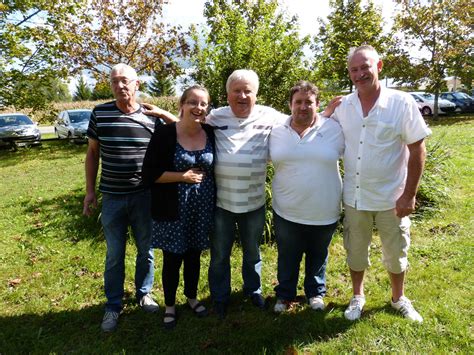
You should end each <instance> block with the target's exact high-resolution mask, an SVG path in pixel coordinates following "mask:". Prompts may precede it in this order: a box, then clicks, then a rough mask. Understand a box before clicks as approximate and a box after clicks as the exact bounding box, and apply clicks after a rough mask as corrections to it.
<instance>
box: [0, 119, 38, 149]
mask: <svg viewBox="0 0 474 355" xmlns="http://www.w3.org/2000/svg"><path fill="white" fill-rule="evenodd" d="M32 145H41V133H40V130H39V128H38V125H37V124H36V123H35V122H33V121H32V120H31V119H30V118H29V117H28V116H27V115H25V114H23V113H6V114H0V147H12V148H16V147H24V146H32Z"/></svg>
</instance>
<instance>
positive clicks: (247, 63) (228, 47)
mask: <svg viewBox="0 0 474 355" xmlns="http://www.w3.org/2000/svg"><path fill="white" fill-rule="evenodd" d="M277 10H278V1H277V0H241V1H237V0H233V1H226V0H213V1H207V2H206V3H205V5H204V16H205V17H206V22H207V25H208V31H206V30H202V31H201V32H199V31H198V30H197V29H196V28H192V30H191V31H190V33H191V37H192V39H193V41H194V45H193V50H192V56H191V62H192V64H193V65H194V68H193V69H194V71H193V72H192V74H191V77H192V79H193V80H194V81H196V82H198V83H200V84H203V85H205V86H206V87H207V89H208V90H209V92H210V94H211V98H212V101H213V104H214V105H216V106H221V105H224V104H225V103H226V90H225V83H226V80H227V77H228V76H229V75H230V74H231V73H232V71H234V70H235V69H241V68H247V69H253V70H255V72H256V73H257V74H258V75H259V77H260V79H261V82H260V89H259V96H258V97H259V102H261V103H263V104H267V105H270V106H273V107H274V108H277V109H280V110H288V104H287V102H288V90H289V88H290V87H291V86H292V85H293V84H294V83H295V82H296V81H297V80H299V79H303V78H308V77H309V76H310V73H309V71H308V70H307V69H305V65H304V64H305V63H304V62H303V55H304V53H303V48H304V46H305V45H307V44H308V43H309V37H304V38H302V39H300V38H299V34H298V30H297V18H296V17H293V18H290V19H289V18H287V16H286V15H285V14H284V13H282V12H279V11H277Z"/></svg>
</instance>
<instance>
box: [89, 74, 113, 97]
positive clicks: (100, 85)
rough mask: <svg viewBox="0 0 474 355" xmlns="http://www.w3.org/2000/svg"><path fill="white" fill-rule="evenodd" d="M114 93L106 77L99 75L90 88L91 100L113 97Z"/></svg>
mask: <svg viewBox="0 0 474 355" xmlns="http://www.w3.org/2000/svg"><path fill="white" fill-rule="evenodd" d="M113 98H114V94H113V92H112V88H111V87H110V81H109V80H107V78H106V77H101V78H100V79H99V80H98V81H97V82H96V84H95V86H94V89H93V90H92V94H91V99H92V100H105V99H113Z"/></svg>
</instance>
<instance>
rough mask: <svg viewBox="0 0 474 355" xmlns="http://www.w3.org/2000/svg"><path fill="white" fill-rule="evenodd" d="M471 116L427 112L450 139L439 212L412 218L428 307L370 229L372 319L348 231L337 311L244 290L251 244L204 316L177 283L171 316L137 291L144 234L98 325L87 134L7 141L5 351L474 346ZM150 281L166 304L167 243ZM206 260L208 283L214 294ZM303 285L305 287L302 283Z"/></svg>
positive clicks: (0, 226) (203, 285) (333, 300)
mask: <svg viewBox="0 0 474 355" xmlns="http://www.w3.org/2000/svg"><path fill="white" fill-rule="evenodd" d="M473 118H474V117H472V116H471V117H466V118H460V117H455V118H449V119H444V120H443V121H441V122H430V124H431V126H432V128H433V131H434V134H433V138H431V139H438V138H440V137H442V139H443V141H444V142H445V143H446V145H447V146H448V147H449V150H450V155H451V160H450V163H449V164H450V166H451V170H452V174H451V176H450V177H449V185H450V187H451V188H450V191H449V194H448V195H449V196H450V199H449V200H447V201H446V203H445V204H444V205H443V206H442V208H441V209H440V210H439V211H438V212H437V213H436V214H434V216H432V217H430V218H429V219H424V220H423V219H421V220H416V221H414V226H413V228H412V247H411V251H410V256H409V260H410V265H411V266H410V270H409V273H408V281H407V295H408V296H409V297H410V298H411V299H412V300H413V301H414V304H415V306H416V307H417V309H418V310H419V311H420V313H421V314H422V315H423V317H424V319H425V322H424V323H423V324H421V325H418V324H411V323H408V322H407V321H405V320H404V319H403V318H401V317H400V316H398V315H396V314H395V313H394V312H393V311H392V310H391V308H390V306H389V304H388V301H389V297H390V292H389V281H388V277H387V275H386V272H385V271H384V269H383V267H382V265H381V262H380V243H379V241H378V239H374V243H373V248H372V266H371V268H370V269H369V271H368V275H367V282H366V293H367V300H368V301H367V304H366V310H365V312H364V315H363V317H362V320H361V321H359V322H356V323H350V322H348V321H346V320H345V319H344V317H343V311H344V308H345V306H346V303H347V301H348V299H349V297H350V294H351V288H350V277H349V274H348V272H347V268H346V265H345V260H344V257H345V252H344V249H343V247H342V239H341V237H340V236H339V235H338V236H336V237H335V238H334V240H333V243H332V245H331V251H330V260H329V266H328V295H327V298H326V302H327V303H328V307H327V311H325V312H323V313H315V312H313V311H311V310H309V309H308V307H306V306H305V305H304V304H301V305H299V306H297V307H295V308H294V309H293V310H291V311H290V312H289V313H288V314H283V315H280V316H277V315H274V314H273V313H272V312H271V311H270V310H269V311H266V312H262V311H258V310H256V309H254V307H252V306H251V305H250V304H249V302H248V301H247V300H244V299H243V297H242V294H241V291H240V288H241V285H242V281H241V276H240V274H241V273H240V260H241V251H240V249H239V248H238V247H237V248H235V249H234V251H233V258H232V286H233V294H232V303H231V306H230V309H229V315H228V317H227V319H226V320H225V321H218V320H217V318H216V316H215V315H211V316H210V317H208V318H206V319H197V318H195V317H194V316H193V314H192V312H191V311H190V310H189V309H188V308H187V307H186V306H185V305H184V302H185V298H184V296H183V295H182V285H181V286H180V288H179V289H178V302H179V303H180V304H181V306H178V312H179V319H178V325H177V327H176V329H175V330H173V331H171V332H169V331H165V330H163V328H162V326H161V322H162V314H163V312H162V311H160V312H159V313H158V314H145V313H143V312H142V311H141V309H139V307H137V305H136V304H135V303H134V300H133V293H134V286H133V269H134V267H133V265H134V250H133V249H134V246H133V243H130V244H129V246H128V252H127V258H126V267H127V278H126V285H125V288H126V299H125V309H124V314H123V315H122V316H121V319H120V324H119V328H118V330H117V332H116V333H114V334H110V335H104V334H102V333H101V332H100V327H99V326H100V321H101V318H102V315H103V302H104V296H103V280H102V277H103V262H104V255H105V245H104V240H103V237H102V235H101V231H100V225H99V224H98V223H97V216H95V217H93V218H89V219H87V218H85V217H83V216H82V215H81V211H82V198H83V193H84V192H83V191H84V173H83V165H84V156H85V151H86V146H85V145H75V144H69V143H68V142H65V141H57V140H52V141H45V142H44V143H43V146H42V147H37V148H31V149H20V150H18V151H16V152H11V151H0V180H1V182H2V183H1V185H0V210H1V214H0V250H1V252H0V285H1V288H0V353H2V354H13V353H15V354H16V353H69V352H71V353H138V352H140V353H145V352H146V353H200V352H209V353H216V354H217V353H219V354H220V353H233V354H234V353H247V354H255V353H256V354H263V353H320V352H324V353H339V352H345V353H346V352H352V351H355V352H372V351H377V352H379V351H380V352H382V351H383V352H410V353H446V352H461V353H473V351H474V347H473V345H472V344H473V336H472V334H473V331H472V325H473V307H472V299H473V282H472V276H471V273H472V270H473V242H472V238H471V235H472V231H473V230H474V228H473V227H474V226H473V219H472V215H473V201H474V199H473V191H474V188H473V184H474V174H473V143H472V142H473V141H474V122H473V120H472V119H473ZM262 252H263V258H264V266H263V282H264V285H263V288H264V293H265V295H267V296H268V298H269V302H270V305H271V306H273V303H274V301H275V298H274V293H273V287H274V286H275V284H276V257H277V255H276V248H275V247H274V246H272V245H265V246H263V248H262ZM156 255H157V262H156V269H157V270H156V274H155V276H156V281H155V287H154V294H155V296H156V298H157V299H158V301H159V303H160V305H163V303H164V302H163V293H162V289H161V280H160V279H161V277H160V274H161V254H160V252H159V251H157V252H156ZM208 264H209V254H208V253H205V254H204V256H203V261H202V271H201V282H200V291H199V295H200V297H201V299H203V300H204V302H205V303H206V304H209V289H208V287H207V280H206V271H207V267H208ZM298 294H299V295H303V290H302V288H301V287H300V288H299V290H298Z"/></svg>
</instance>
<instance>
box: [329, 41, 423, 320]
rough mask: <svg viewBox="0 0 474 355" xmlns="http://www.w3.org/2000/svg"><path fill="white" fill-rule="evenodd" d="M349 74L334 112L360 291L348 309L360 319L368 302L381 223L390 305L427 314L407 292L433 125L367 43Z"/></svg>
mask: <svg viewBox="0 0 474 355" xmlns="http://www.w3.org/2000/svg"><path fill="white" fill-rule="evenodd" d="M347 63H348V70H349V75H350V78H351V80H352V82H353V83H354V86H355V88H356V91H355V92H354V93H353V94H350V95H347V96H345V97H343V98H342V101H341V104H340V105H339V106H338V107H337V108H336V109H335V111H334V118H335V119H336V120H338V121H339V123H340V124H341V126H342V129H343V132H344V136H345V143H346V149H345V153H344V187H343V189H344V190H343V199H344V208H345V219H344V247H345V248H346V251H347V263H348V265H349V268H350V274H351V279H352V287H353V297H352V299H351V301H350V304H349V307H348V308H347V309H346V311H345V312H344V315H345V317H346V318H347V319H349V320H356V319H359V318H360V316H361V313H362V309H363V307H364V304H365V296H364V282H363V281H364V271H365V269H366V268H367V267H368V266H369V265H370V262H369V253H368V250H369V246H370V242H371V239H372V229H373V224H374V221H375V225H376V227H377V229H378V231H379V234H380V238H381V242H382V255H383V257H382V262H383V264H384V266H385V267H386V269H387V270H388V272H389V275H390V282H391V286H392V300H391V305H392V307H393V308H395V309H396V310H398V311H400V312H401V313H402V314H403V315H404V316H405V317H406V318H408V319H411V320H413V321H417V322H422V321H423V318H422V317H421V316H420V314H419V313H418V312H417V311H416V310H415V309H414V308H413V306H412V304H411V302H410V300H409V299H408V298H406V297H405V296H404V279H405V271H406V268H407V267H408V259H407V253H408V247H409V245H410V234H409V227H410V219H409V218H408V215H409V214H410V213H411V212H413V211H414V209H415V197H416V191H417V189H418V186H419V182H420V178H421V175H422V172H423V167H424V162H425V156H426V148H425V143H424V138H425V137H426V136H428V135H429V134H430V133H431V131H430V129H429V128H428V127H427V126H426V124H425V122H424V120H423V117H422V116H421V114H420V112H419V111H418V107H417V105H416V103H415V101H414V100H413V98H411V97H410V96H409V95H408V94H406V93H403V92H401V91H396V90H391V89H387V88H382V87H381V85H380V82H379V80H378V74H379V73H380V71H381V70H382V61H381V60H380V59H379V56H378V54H377V52H376V51H375V49H374V48H373V47H371V46H368V45H364V46H361V47H358V48H356V49H354V50H352V51H351V52H350V53H349V56H348V61H347Z"/></svg>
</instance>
